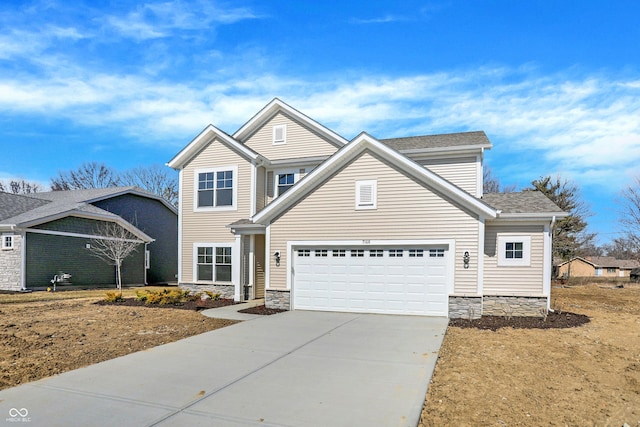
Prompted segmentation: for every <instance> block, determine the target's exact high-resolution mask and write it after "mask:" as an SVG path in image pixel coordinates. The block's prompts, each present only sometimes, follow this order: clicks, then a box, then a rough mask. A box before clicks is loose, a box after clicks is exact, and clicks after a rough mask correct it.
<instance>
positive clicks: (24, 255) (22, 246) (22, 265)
mask: <svg viewBox="0 0 640 427" xmlns="http://www.w3.org/2000/svg"><path fill="white" fill-rule="evenodd" d="M15 229H16V226H15V225H12V226H11V231H15ZM20 237H21V240H22V241H21V242H20V258H21V260H20V270H22V271H21V274H20V276H21V277H20V281H21V282H22V283H21V284H20V290H21V291H22V292H26V291H27V233H26V232H25V231H23V232H21V233H20Z"/></svg>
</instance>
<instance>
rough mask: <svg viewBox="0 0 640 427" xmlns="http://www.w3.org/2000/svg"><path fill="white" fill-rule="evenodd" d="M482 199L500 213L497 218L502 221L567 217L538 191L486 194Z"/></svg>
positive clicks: (566, 214) (565, 213)
mask: <svg viewBox="0 0 640 427" xmlns="http://www.w3.org/2000/svg"><path fill="white" fill-rule="evenodd" d="M482 199H483V200H484V201H485V202H486V203H487V204H489V205H490V206H493V207H494V208H495V209H497V210H498V211H500V212H499V215H498V216H499V218H503V219H525V218H526V219H532V218H535V217H539V218H550V217H553V216H555V217H556V218H564V217H566V216H568V215H569V214H568V213H567V212H564V211H563V210H562V209H560V208H559V207H558V206H557V205H556V204H555V203H553V202H552V201H551V200H549V198H548V197H547V196H545V195H544V194H542V193H541V192H540V191H531V190H527V191H522V192H519V193H487V194H483V195H482Z"/></svg>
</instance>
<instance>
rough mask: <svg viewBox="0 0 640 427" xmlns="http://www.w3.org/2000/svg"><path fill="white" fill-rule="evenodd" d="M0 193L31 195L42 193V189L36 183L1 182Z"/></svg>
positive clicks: (21, 180)
mask: <svg viewBox="0 0 640 427" xmlns="http://www.w3.org/2000/svg"><path fill="white" fill-rule="evenodd" d="M0 191H3V192H5V193H13V194H31V193H37V192H39V191H42V188H41V187H40V184H38V183H36V182H29V181H25V180H24V179H20V180H17V179H12V180H10V181H0Z"/></svg>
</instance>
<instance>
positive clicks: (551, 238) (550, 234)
mask: <svg viewBox="0 0 640 427" xmlns="http://www.w3.org/2000/svg"><path fill="white" fill-rule="evenodd" d="M555 224H556V216H555V215H554V216H552V217H551V224H550V225H549V240H550V241H551V245H550V246H551V247H550V248H549V249H550V251H549V252H550V253H549V256H550V257H551V274H553V226H554V225H555ZM569 271H571V260H569ZM547 311H550V312H551V313H555V311H554V310H553V309H552V308H551V277H549V299H548V300H547Z"/></svg>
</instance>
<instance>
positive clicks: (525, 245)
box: [497, 233, 531, 267]
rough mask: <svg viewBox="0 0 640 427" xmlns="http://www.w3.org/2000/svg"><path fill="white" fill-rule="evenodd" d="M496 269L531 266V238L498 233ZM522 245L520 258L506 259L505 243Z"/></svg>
mask: <svg viewBox="0 0 640 427" xmlns="http://www.w3.org/2000/svg"><path fill="white" fill-rule="evenodd" d="M497 240H498V267H529V266H531V236H530V235H516V234H503V233H498V239H497ZM519 242H521V243H522V258H506V257H505V250H506V244H507V243H519Z"/></svg>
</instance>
